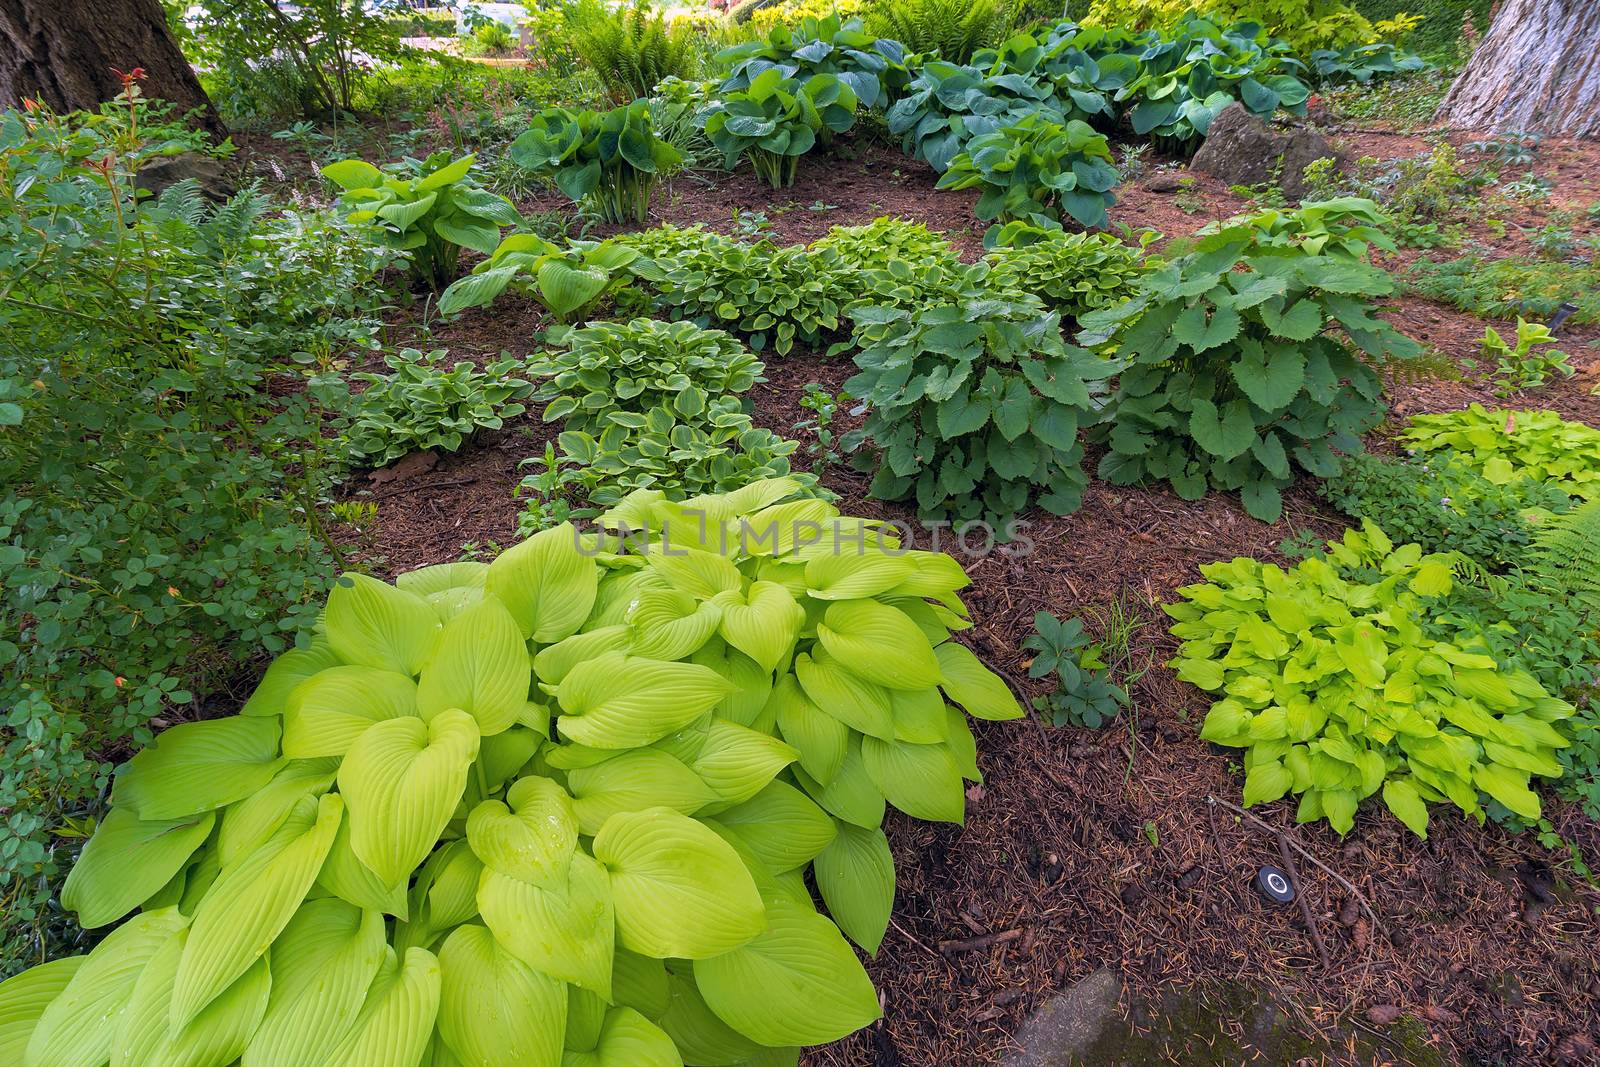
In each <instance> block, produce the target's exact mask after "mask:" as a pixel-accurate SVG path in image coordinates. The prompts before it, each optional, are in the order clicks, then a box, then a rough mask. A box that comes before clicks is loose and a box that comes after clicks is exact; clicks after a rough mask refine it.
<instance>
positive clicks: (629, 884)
mask: <svg viewBox="0 0 1600 1067" xmlns="http://www.w3.org/2000/svg"><path fill="white" fill-rule="evenodd" d="M594 856H595V859H597V860H599V861H600V862H601V863H603V864H604V865H605V867H606V869H607V871H609V872H610V875H611V892H612V897H613V899H614V901H615V903H616V914H617V938H618V940H619V942H620V943H621V944H622V946H623V947H624V948H626V949H628V950H629V951H631V952H637V953H640V954H641V955H645V956H654V957H656V958H657V959H668V958H674V959H703V958H705V957H707V956H715V955H719V954H720V953H723V952H727V951H729V950H730V949H733V948H736V947H737V946H739V945H742V944H744V943H745V942H746V941H748V940H750V939H751V938H752V937H754V936H755V935H756V934H758V933H760V932H761V930H762V927H763V923H764V921H765V920H764V918H763V914H764V913H763V910H762V906H761V895H760V893H758V892H757V891H756V886H755V882H754V881H752V880H751V877H750V872H749V871H748V870H746V869H745V866H744V864H743V863H742V862H741V861H740V859H739V856H738V854H737V853H736V852H734V851H733V849H732V848H731V847H730V846H729V845H728V843H727V842H725V841H723V840H722V839H721V838H720V837H718V836H717V835H716V834H715V833H714V832H713V831H711V830H710V829H708V828H707V827H705V826H704V825H702V824H700V823H698V822H696V821H695V820H693V819H691V818H689V817H688V816H686V815H680V814H679V813H677V812H675V811H673V810H671V809H670V808H652V809H650V810H648V811H642V812H630V813H627V814H622V815H613V816H612V817H611V818H610V820H608V821H607V822H606V824H605V826H603V827H602V828H601V830H600V833H599V834H597V835H596V836H595V839H594Z"/></svg>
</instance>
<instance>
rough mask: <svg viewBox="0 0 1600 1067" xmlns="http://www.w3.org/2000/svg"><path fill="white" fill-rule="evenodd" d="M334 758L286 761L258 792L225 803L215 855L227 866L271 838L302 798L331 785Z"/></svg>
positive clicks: (337, 764) (335, 764) (326, 788)
mask: <svg viewBox="0 0 1600 1067" xmlns="http://www.w3.org/2000/svg"><path fill="white" fill-rule="evenodd" d="M338 770H339V761H338V760H336V759H332V758H328V759H308V760H290V761H289V762H288V763H287V764H285V765H284V768H283V770H281V771H279V772H278V776H277V777H276V778H274V779H273V780H272V781H270V782H268V783H267V784H266V785H265V786H263V787H262V788H261V789H260V790H259V791H258V792H256V793H255V794H254V795H252V796H248V797H245V798H244V799H243V800H240V801H236V802H234V803H232V804H229V805H228V806H227V808H225V809H223V812H222V828H221V829H220V830H219V831H218V832H217V858H218V859H219V860H220V861H221V864H222V866H224V867H228V866H231V865H232V864H234V863H236V862H237V861H239V860H241V859H243V858H244V857H246V856H248V855H249V854H250V853H252V852H254V851H255V850H256V849H257V848H258V847H260V845H261V844H262V843H263V842H265V841H266V840H267V838H269V837H271V836H272V834H273V832H274V831H275V830H277V829H278V827H280V826H282V825H283V821H284V820H285V819H287V818H288V817H289V814H290V813H291V812H292V811H294V809H295V808H296V807H297V806H298V805H299V803H300V801H301V800H302V799H304V798H305V797H311V798H312V799H313V800H314V799H316V798H317V797H320V796H321V795H322V794H324V793H326V792H327V791H328V790H329V789H331V788H333V778H334V775H335V774H336V773H337V772H338Z"/></svg>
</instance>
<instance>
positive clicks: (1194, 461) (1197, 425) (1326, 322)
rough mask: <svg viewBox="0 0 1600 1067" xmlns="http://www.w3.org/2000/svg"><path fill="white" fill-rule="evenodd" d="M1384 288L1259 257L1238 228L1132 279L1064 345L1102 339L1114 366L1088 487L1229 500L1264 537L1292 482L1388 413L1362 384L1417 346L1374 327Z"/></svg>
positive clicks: (1362, 268) (1313, 258) (1302, 254)
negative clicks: (1154, 483)
mask: <svg viewBox="0 0 1600 1067" xmlns="http://www.w3.org/2000/svg"><path fill="white" fill-rule="evenodd" d="M1393 289H1394V284H1393V282H1391V281H1390V279H1389V276H1388V275H1387V274H1386V273H1385V272H1384V271H1382V270H1380V269H1379V268H1377V267H1374V266H1372V265H1370V264H1368V263H1365V262H1361V261H1358V260H1354V259H1351V258H1349V257H1348V256H1347V255H1345V254H1344V253H1342V252H1341V253H1335V252H1333V251H1330V250H1329V249H1328V248H1324V249H1323V251H1322V252H1321V253H1319V254H1313V253H1312V252H1311V250H1310V246H1308V245H1305V244H1290V245H1279V244H1273V243H1269V240H1268V239H1266V238H1264V236H1263V231H1262V230H1261V229H1260V228H1258V227H1255V226H1253V225H1251V224H1250V223H1249V221H1248V220H1238V221H1235V222H1234V223H1233V224H1230V225H1228V226H1226V227H1224V228H1222V229H1220V230H1218V231H1217V232H1215V233H1212V234H1209V235H1207V236H1205V237H1202V238H1200V239H1199V240H1198V241H1196V242H1194V243H1193V244H1192V246H1190V248H1189V250H1188V251H1187V252H1186V253H1185V254H1183V255H1179V256H1177V257H1175V258H1173V259H1172V260H1171V261H1170V262H1168V263H1166V264H1165V265H1163V266H1161V267H1159V268H1157V269H1155V270H1153V271H1150V272H1149V273H1147V274H1145V275H1144V276H1143V277H1142V278H1141V279H1140V280H1139V282H1138V290H1137V294H1136V295H1135V297H1134V298H1133V299H1132V300H1130V301H1128V302H1127V303H1125V304H1122V305H1119V306H1117V307H1111V308H1105V309H1103V310H1100V311H1096V312H1091V313H1089V314H1088V315H1085V316H1084V317H1083V318H1082V319H1081V320H1080V324H1081V325H1082V326H1083V327H1084V329H1083V330H1082V331H1081V332H1080V333H1079V335H1078V339H1079V341H1080V342H1082V343H1085V344H1095V345H1098V344H1101V343H1104V342H1106V341H1107V339H1108V338H1109V339H1111V340H1112V341H1114V343H1115V346H1116V357H1117V359H1118V360H1119V361H1121V362H1123V363H1125V364H1126V369H1125V370H1123V372H1122V374H1121V376H1120V377H1119V379H1118V382H1117V390H1116V393H1115V395H1114V396H1113V398H1112V401H1111V404H1110V406H1109V409H1108V412H1107V417H1106V419H1105V420H1104V423H1103V425H1102V427H1101V429H1100V433H1101V434H1102V436H1103V437H1104V439H1105V440H1106V442H1107V443H1108V444H1109V446H1110V450H1109V451H1108V452H1107V453H1106V455H1105V457H1104V458H1103V459H1102V460H1101V462H1100V468H1099V470H1100V475H1101V477H1103V478H1106V479H1107V480H1109V481H1111V482H1114V483H1116V484H1118V485H1131V484H1134V483H1137V482H1141V481H1151V480H1165V481H1167V482H1168V483H1170V484H1171V486H1172V488H1173V490H1174V491H1175V492H1176V493H1177V494H1178V495H1179V496H1180V497H1182V498H1184V499H1185V500H1198V499H1200V498H1201V497H1202V496H1204V495H1205V494H1206V492H1207V491H1208V490H1209V489H1221V490H1224V491H1233V490H1238V491H1239V492H1240V495H1241V497H1242V500H1243V503H1244V507H1245V510H1246V511H1248V512H1249V513H1250V514H1251V515H1253V516H1255V517H1256V518H1258V519H1261V520H1262V521H1265V522H1275V521H1277V518H1278V516H1279V514H1280V513H1281V511H1282V507H1283V500H1282V490H1283V489H1284V487H1286V486H1287V485H1288V484H1289V483H1290V482H1291V481H1293V478H1294V468H1295V467H1299V468H1301V469H1303V470H1305V471H1307V472H1309V473H1311V474H1314V475H1317V476H1319V477H1328V476H1330V475H1332V474H1333V473H1335V472H1336V471H1337V469H1338V457H1337V455H1336V454H1335V450H1336V449H1337V450H1338V451H1340V452H1346V453H1355V452H1359V451H1360V450H1361V435H1362V434H1364V433H1365V432H1367V431H1368V430H1370V429H1372V428H1373V427H1374V426H1376V425H1377V424H1378V423H1379V422H1380V421H1381V420H1382V418H1383V415H1384V412H1385V411H1386V410H1387V403H1386V401H1385V400H1384V396H1383V383H1382V380H1381V379H1380V378H1379V376H1378V372H1377V370H1376V369H1375V368H1376V367H1377V366H1379V365H1381V364H1383V363H1384V362H1386V361H1388V360H1391V359H1407V358H1411V357H1413V356H1415V355H1416V354H1417V353H1418V352H1419V351H1420V349H1419V347H1418V346H1417V345H1416V343H1415V342H1413V341H1411V340H1410V339H1409V338H1407V337H1405V336H1403V335H1402V334H1400V333H1398V332H1397V331H1396V330H1395V329H1394V327H1392V326H1391V325H1389V324H1388V323H1387V322H1386V321H1384V320H1383V319H1381V318H1378V317H1377V316H1376V315H1375V314H1374V311H1375V308H1374V306H1373V303H1374V301H1375V300H1377V299H1379V298H1382V297H1384V296H1387V295H1388V294H1389V293H1391V292H1392V291H1393Z"/></svg>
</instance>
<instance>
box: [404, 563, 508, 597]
mask: <svg viewBox="0 0 1600 1067" xmlns="http://www.w3.org/2000/svg"><path fill="white" fill-rule="evenodd" d="M488 573H489V565H488V564H487V563H478V562H476V561H473V560H461V561H459V562H456V563H437V564H435V565H433V566H432V567H418V568H417V569H416V570H414V571H406V573H404V574H402V575H400V576H399V577H398V578H396V579H395V580H394V584H395V587H396V588H397V589H404V590H405V591H406V592H408V593H415V594H417V595H418V596H421V597H426V596H430V595H432V594H434V593H443V592H445V591H446V590H449V589H482V588H483V581H484V578H485V577H487V576H488Z"/></svg>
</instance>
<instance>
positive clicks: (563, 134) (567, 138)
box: [508, 100, 683, 223]
mask: <svg viewBox="0 0 1600 1067" xmlns="http://www.w3.org/2000/svg"><path fill="white" fill-rule="evenodd" d="M508 151H509V154H510V157H511V160H512V162H514V163H516V164H517V165H518V166H520V167H523V168H525V169H527V170H529V171H531V172H533V173H534V174H535V175H537V176H538V177H541V178H548V179H549V180H551V181H553V182H554V183H555V185H556V188H558V189H560V190H561V191H562V192H563V193H565V194H566V195H567V197H568V198H569V199H571V200H572V201H573V202H574V203H581V204H584V205H585V206H587V207H589V208H590V209H591V210H593V212H594V213H595V214H596V215H597V216H599V218H600V220H601V221H603V222H636V223H643V222H644V221H645V219H646V218H648V217H649V214H650V192H651V190H652V189H653V188H655V183H656V181H657V180H658V179H659V178H660V177H661V176H662V175H663V174H665V173H666V172H667V171H669V170H670V169H671V168H673V167H675V166H677V165H678V164H679V163H682V162H683V155H682V153H680V152H679V151H678V150H677V149H676V148H674V147H672V146H671V145H669V144H667V143H665V142H664V141H661V140H659V139H658V138H657V137H656V133H655V126H654V122H653V120H652V117H651V110H650V104H649V102H648V101H645V100H635V101H634V102H633V103H631V104H626V105H624V106H622V107H617V108H613V109H611V110H610V111H607V112H604V113H602V112H597V111H568V110H566V109H564V108H548V109H546V110H544V111H541V112H539V114H537V115H535V116H534V118H533V127H532V129H530V130H528V132H527V133H524V134H523V135H522V136H521V137H518V138H517V139H516V140H515V141H513V142H511V147H510V149H509V150H508Z"/></svg>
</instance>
